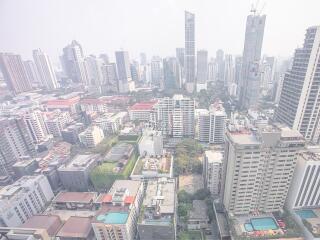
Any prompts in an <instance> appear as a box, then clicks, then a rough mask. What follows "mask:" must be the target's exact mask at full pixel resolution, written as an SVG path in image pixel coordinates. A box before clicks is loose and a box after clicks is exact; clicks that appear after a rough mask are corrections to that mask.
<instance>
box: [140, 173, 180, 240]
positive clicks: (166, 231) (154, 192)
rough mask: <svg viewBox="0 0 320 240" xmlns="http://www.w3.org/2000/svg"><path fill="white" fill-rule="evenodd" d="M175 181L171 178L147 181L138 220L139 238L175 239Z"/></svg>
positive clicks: (155, 239)
mask: <svg viewBox="0 0 320 240" xmlns="http://www.w3.org/2000/svg"><path fill="white" fill-rule="evenodd" d="M176 209H177V196H176V183H175V180H174V179H171V178H159V179H157V180H153V181H148V185H147V189H146V194H145V197H144V200H143V202H142V209H141V212H140V217H139V220H138V233H139V239H140V240H175V239H176V235H177V214H176Z"/></svg>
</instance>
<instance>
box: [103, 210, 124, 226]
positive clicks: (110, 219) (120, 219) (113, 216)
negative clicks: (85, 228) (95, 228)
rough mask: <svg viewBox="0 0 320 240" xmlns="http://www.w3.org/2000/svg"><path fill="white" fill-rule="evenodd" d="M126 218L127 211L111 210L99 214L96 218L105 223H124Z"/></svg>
mask: <svg viewBox="0 0 320 240" xmlns="http://www.w3.org/2000/svg"><path fill="white" fill-rule="evenodd" d="M127 218H128V213H123V212H111V213H106V214H101V215H99V216H98V217H97V220H98V221H101V222H104V223H105V224H124V223H126V222H127Z"/></svg>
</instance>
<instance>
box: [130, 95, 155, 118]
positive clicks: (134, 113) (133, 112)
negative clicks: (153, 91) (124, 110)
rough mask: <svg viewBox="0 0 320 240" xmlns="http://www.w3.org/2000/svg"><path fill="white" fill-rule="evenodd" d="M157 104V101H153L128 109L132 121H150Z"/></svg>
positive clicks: (137, 104)
mask: <svg viewBox="0 0 320 240" xmlns="http://www.w3.org/2000/svg"><path fill="white" fill-rule="evenodd" d="M157 102H158V101H157V100H153V101H150V102H141V103H136V104H134V105H132V106H131V107H129V109H128V111H129V117H130V120H131V121H134V120H139V121H149V120H150V114H151V113H152V112H153V107H154V105H155V104H156V103H157Z"/></svg>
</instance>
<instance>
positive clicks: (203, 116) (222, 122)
mask: <svg viewBox="0 0 320 240" xmlns="http://www.w3.org/2000/svg"><path fill="white" fill-rule="evenodd" d="M226 118H227V115H226V112H225V110H224V108H223V106H222V104H221V103H220V102H216V103H214V104H212V105H211V106H210V109H209V111H202V112H200V114H199V116H198V127H199V141H200V142H207V143H211V144H221V143H223V142H224V134H225V128H226Z"/></svg>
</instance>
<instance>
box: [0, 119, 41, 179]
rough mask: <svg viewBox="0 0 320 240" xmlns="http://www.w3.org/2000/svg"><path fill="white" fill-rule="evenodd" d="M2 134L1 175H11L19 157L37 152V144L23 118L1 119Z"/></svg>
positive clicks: (0, 150)
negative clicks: (35, 144) (33, 140)
mask: <svg viewBox="0 0 320 240" xmlns="http://www.w3.org/2000/svg"><path fill="white" fill-rule="evenodd" d="M0 134H1V138H0V153H1V154H0V175H9V174H10V173H13V171H12V165H13V164H14V163H15V162H16V161H17V160H18V159H19V158H21V157H25V156H30V155H31V156H32V155H34V154H35V146H34V144H33V142H32V138H31V135H30V132H29V130H28V127H27V125H26V123H25V121H24V120H23V118H18V117H17V118H9V119H8V118H6V119H4V118H3V119H0Z"/></svg>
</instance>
